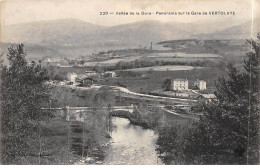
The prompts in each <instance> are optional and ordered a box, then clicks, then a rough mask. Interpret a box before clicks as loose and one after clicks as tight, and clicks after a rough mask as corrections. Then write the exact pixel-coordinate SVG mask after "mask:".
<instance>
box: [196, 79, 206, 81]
mask: <svg viewBox="0 0 260 168" xmlns="http://www.w3.org/2000/svg"><path fill="white" fill-rule="evenodd" d="M195 82H206V81H204V80H198V79H197V80H196V81H195Z"/></svg>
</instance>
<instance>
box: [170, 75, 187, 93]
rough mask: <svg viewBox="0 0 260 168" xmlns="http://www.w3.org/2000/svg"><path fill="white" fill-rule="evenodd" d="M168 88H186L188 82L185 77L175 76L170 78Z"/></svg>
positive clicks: (180, 89)
mask: <svg viewBox="0 0 260 168" xmlns="http://www.w3.org/2000/svg"><path fill="white" fill-rule="evenodd" d="M170 87H171V88H170V90H176V91H182V90H188V88H189V82H188V80H187V79H182V78H177V79H172V80H171V86H170Z"/></svg>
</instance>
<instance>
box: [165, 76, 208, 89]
mask: <svg viewBox="0 0 260 168" xmlns="http://www.w3.org/2000/svg"><path fill="white" fill-rule="evenodd" d="M168 86H169V88H167V89H168V90H174V91H184V90H188V89H189V81H188V80H187V79H182V78H177V79H171V80H170V84H169V85H168ZM193 87H194V89H198V90H205V89H206V81H204V80H198V79H197V81H195V82H194V84H193Z"/></svg>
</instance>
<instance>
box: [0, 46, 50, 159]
mask: <svg viewBox="0 0 260 168" xmlns="http://www.w3.org/2000/svg"><path fill="white" fill-rule="evenodd" d="M23 47H24V45H23V44H20V45H18V46H17V47H16V48H14V47H13V46H12V47H10V48H8V51H9V53H8V54H7V58H8V61H9V66H6V65H3V64H2V65H1V106H2V109H1V110H2V120H1V124H2V125H1V127H2V149H1V151H2V161H3V163H4V164H9V163H11V162H12V160H13V159H15V158H16V157H19V156H27V155H29V154H30V151H29V147H30V144H28V138H30V137H31V136H33V134H34V133H35V132H37V131H38V128H39V123H40V121H41V120H43V119H44V118H46V117H48V116H50V114H49V113H48V112H45V113H43V112H42V111H41V109H40V108H41V107H43V106H47V103H48V101H49V90H48V87H47V85H44V84H43V82H44V81H46V80H47V79H48V78H47V72H46V70H45V69H44V68H43V67H42V66H41V65H40V64H36V63H35V62H31V63H30V64H28V63H27V61H26V59H25V57H26V52H24V49H23Z"/></svg>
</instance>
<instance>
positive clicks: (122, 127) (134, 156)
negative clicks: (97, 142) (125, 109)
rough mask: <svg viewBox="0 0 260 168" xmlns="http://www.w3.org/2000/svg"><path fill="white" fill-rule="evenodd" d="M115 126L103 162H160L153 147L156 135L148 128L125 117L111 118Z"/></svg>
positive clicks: (144, 163) (151, 163) (140, 163)
mask: <svg viewBox="0 0 260 168" xmlns="http://www.w3.org/2000/svg"><path fill="white" fill-rule="evenodd" d="M112 122H113V125H114V126H116V128H115V129H114V130H113V132H112V139H111V145H110V147H109V149H108V151H107V152H106V153H107V156H106V157H105V160H104V164H105V165H106V164H108V165H109V164H113V165H115V164H126V165H130V164H135V165H147V164H148V165H154V164H162V162H161V160H160V159H159V158H158V157H157V154H156V151H155V147H156V144H155V143H156V140H157V135H156V134H155V133H154V132H153V131H152V130H150V129H143V128H142V127H140V126H136V125H133V124H131V123H130V122H129V120H128V119H125V118H118V117H113V118H112Z"/></svg>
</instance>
